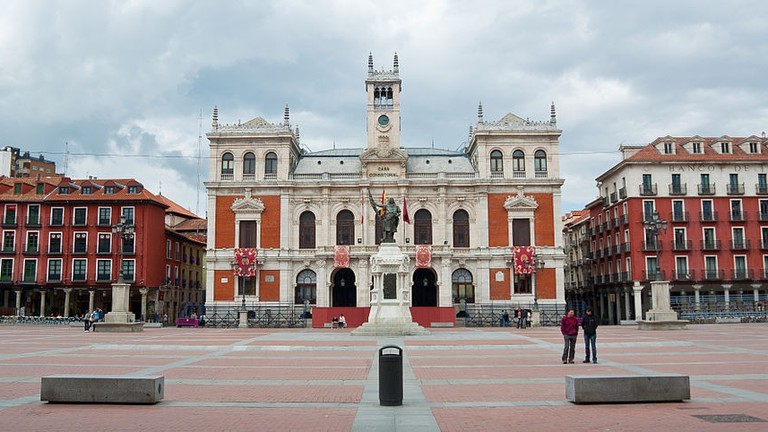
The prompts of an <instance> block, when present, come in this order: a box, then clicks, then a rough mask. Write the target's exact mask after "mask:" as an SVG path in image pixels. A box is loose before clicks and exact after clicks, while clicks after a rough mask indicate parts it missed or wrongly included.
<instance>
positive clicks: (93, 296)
mask: <svg viewBox="0 0 768 432" xmlns="http://www.w3.org/2000/svg"><path fill="white" fill-rule="evenodd" d="M95 299H96V290H95V289H89V290H88V311H89V312H90V311H93V306H94V303H95V302H94V300H95Z"/></svg>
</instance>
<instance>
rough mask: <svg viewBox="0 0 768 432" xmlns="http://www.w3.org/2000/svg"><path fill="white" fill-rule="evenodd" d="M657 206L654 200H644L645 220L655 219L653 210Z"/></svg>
mask: <svg viewBox="0 0 768 432" xmlns="http://www.w3.org/2000/svg"><path fill="white" fill-rule="evenodd" d="M654 211H656V207H655V205H654V202H653V201H643V220H648V219H653V212H654Z"/></svg>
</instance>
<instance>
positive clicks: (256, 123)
mask: <svg viewBox="0 0 768 432" xmlns="http://www.w3.org/2000/svg"><path fill="white" fill-rule="evenodd" d="M242 126H245V127H248V128H259V127H266V126H272V124H271V123H269V122H268V121H266V120H264V119H263V118H261V117H256V118H254V119H251V120H248V121H247V122H245V123H243V124H242Z"/></svg>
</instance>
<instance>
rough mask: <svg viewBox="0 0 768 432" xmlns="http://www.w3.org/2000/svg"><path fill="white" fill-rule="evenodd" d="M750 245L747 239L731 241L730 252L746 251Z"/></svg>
mask: <svg viewBox="0 0 768 432" xmlns="http://www.w3.org/2000/svg"><path fill="white" fill-rule="evenodd" d="M750 246H751V243H750V241H749V240H747V239H741V240H731V250H747V249H749V247H750Z"/></svg>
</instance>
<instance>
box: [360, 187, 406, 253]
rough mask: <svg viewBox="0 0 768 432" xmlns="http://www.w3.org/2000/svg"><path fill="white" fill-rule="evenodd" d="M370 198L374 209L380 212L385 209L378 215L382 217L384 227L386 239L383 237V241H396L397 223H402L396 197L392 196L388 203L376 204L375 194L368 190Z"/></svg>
mask: <svg viewBox="0 0 768 432" xmlns="http://www.w3.org/2000/svg"><path fill="white" fill-rule="evenodd" d="M368 199H369V200H370V201H371V207H373V210H374V211H376V212H377V213H378V212H379V210H383V213H381V215H377V216H376V217H380V218H381V222H382V228H383V230H384V239H382V243H394V242H395V233H396V232H397V225H398V224H399V223H400V207H398V205H397V204H396V203H395V199H394V198H391V197H390V198H389V199H388V200H387V203H386V204H383V205H382V204H376V201H374V200H373V195H371V191H368Z"/></svg>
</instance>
